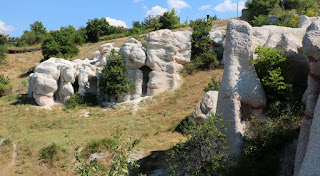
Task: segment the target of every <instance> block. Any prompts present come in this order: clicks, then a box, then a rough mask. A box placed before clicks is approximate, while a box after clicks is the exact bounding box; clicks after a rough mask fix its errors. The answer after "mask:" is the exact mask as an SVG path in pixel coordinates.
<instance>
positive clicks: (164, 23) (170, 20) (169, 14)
mask: <svg viewBox="0 0 320 176" xmlns="http://www.w3.org/2000/svg"><path fill="white" fill-rule="evenodd" d="M159 22H160V23H161V27H160V29H173V26H174V25H176V24H179V23H180V17H179V16H178V15H177V12H176V11H175V10H174V9H172V10H170V11H166V12H164V13H163V15H161V16H160V18H159Z"/></svg>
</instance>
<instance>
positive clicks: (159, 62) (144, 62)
mask: <svg viewBox="0 0 320 176" xmlns="http://www.w3.org/2000/svg"><path fill="white" fill-rule="evenodd" d="M190 37H191V32H188V31H180V32H171V31H170V30H159V31H155V32H151V33H149V34H148V35H146V37H145V39H146V40H147V43H146V44H145V45H146V46H143V45H142V44H141V43H140V42H139V41H137V40H136V39H134V38H131V39H129V40H128V41H127V42H126V43H125V44H124V45H123V46H122V47H121V48H120V49H119V48H115V47H113V46H112V44H110V43H107V44H103V45H101V46H100V47H99V50H98V51H95V52H94V53H93V55H92V58H91V59H84V60H80V59H76V60H74V61H68V60H65V59H59V58H50V59H49V60H47V61H45V62H42V63H41V64H39V65H38V66H37V67H36V68H35V70H34V73H33V74H31V75H30V78H29V90H28V94H29V97H33V98H35V100H36V102H37V103H38V105H40V106H52V105H53V104H54V100H58V101H60V102H62V103H65V102H66V101H67V100H68V99H69V98H70V96H71V95H72V94H74V92H79V93H80V94H81V95H84V94H85V93H93V94H95V95H97V96H98V97H99V98H100V99H103V98H104V97H105V95H103V93H101V92H100V91H99V88H98V87H99V79H100V78H101V76H102V74H101V71H102V69H103V66H104V65H106V64H107V61H108V55H109V54H110V52H111V50H112V49H115V50H116V51H119V52H120V54H121V55H122V57H123V59H124V61H125V65H126V67H127V68H128V70H129V73H128V77H129V79H131V80H132V83H134V84H136V89H135V91H134V92H131V93H129V94H126V95H123V96H121V97H118V100H117V101H118V102H123V101H128V100H133V99H137V98H139V97H142V96H145V95H148V96H150V95H155V94H157V93H160V92H163V91H165V90H168V89H175V88H178V87H180V85H181V83H182V80H181V78H180V76H179V72H180V71H181V69H182V68H183V65H184V64H186V63H188V62H190V56H191V42H190ZM76 83H77V86H78V90H74V87H73V84H76ZM111 98H112V97H106V99H108V100H111Z"/></svg>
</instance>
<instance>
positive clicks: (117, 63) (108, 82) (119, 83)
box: [99, 50, 135, 98]
mask: <svg viewBox="0 0 320 176" xmlns="http://www.w3.org/2000/svg"><path fill="white" fill-rule="evenodd" d="M108 57H109V60H108V61H107V64H106V65H105V66H104V67H103V70H102V78H101V79H100V80H99V81H100V83H99V85H100V90H101V91H102V92H104V93H105V94H107V95H108V96H115V97H116V98H118V97H120V96H121V95H122V94H125V93H129V92H130V91H132V90H134V88H135V84H132V83H131V80H130V79H129V78H128V77H127V74H128V69H127V67H126V66H125V65H124V61H123V59H122V57H121V55H120V54H119V53H117V52H116V51H115V50H112V51H111V53H110V55H109V56H108Z"/></svg>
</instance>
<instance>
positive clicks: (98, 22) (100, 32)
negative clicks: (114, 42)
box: [86, 18, 110, 42]
mask: <svg viewBox="0 0 320 176" xmlns="http://www.w3.org/2000/svg"><path fill="white" fill-rule="evenodd" d="M109 26H110V25H109V23H108V22H107V21H106V20H105V19H104V18H101V19H98V18H95V19H93V20H89V21H88V22H87V26H86V32H87V36H88V38H87V41H89V42H97V41H98V40H99V37H102V36H104V35H105V34H106V31H107V30H108V27H109Z"/></svg>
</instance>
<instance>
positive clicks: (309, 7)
mask: <svg viewBox="0 0 320 176" xmlns="http://www.w3.org/2000/svg"><path fill="white" fill-rule="evenodd" d="M286 8H287V9H296V10H297V12H298V13H299V14H301V15H302V14H305V13H307V12H308V11H314V12H315V11H317V10H319V9H318V2H317V0H287V1H286ZM316 16H318V15H316Z"/></svg>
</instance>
